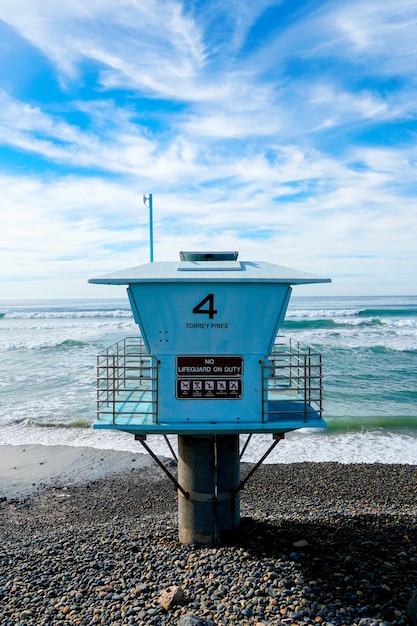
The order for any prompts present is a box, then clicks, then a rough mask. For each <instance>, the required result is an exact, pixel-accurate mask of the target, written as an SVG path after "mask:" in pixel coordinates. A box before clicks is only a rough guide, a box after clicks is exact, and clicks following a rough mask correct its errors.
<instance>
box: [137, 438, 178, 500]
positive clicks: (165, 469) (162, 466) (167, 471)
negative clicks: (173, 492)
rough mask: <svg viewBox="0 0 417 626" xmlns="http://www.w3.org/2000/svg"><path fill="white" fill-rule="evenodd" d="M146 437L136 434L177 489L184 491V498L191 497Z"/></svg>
mask: <svg viewBox="0 0 417 626" xmlns="http://www.w3.org/2000/svg"><path fill="white" fill-rule="evenodd" d="M145 438H146V435H135V440H136V441H139V443H141V444H142V446H143V447H144V448H145V450H146V452H148V454H150V455H151V457H152V458H153V460H154V461H155V463H157V464H158V465H159V467H160V468H161V470H162V471H163V472H164V473H165V474H166V475H167V476H168V478H169V480H170V481H171V482H173V483H174V485H175V487H176V489H178V491H179V492H181V493H182V495H183V496H184V498H189V496H190V494H189V493H188V491H186V490H185V489H183V487H181V485H180V484H179V482H178V480H176V478H175V476H173V475H172V474H171V472H170V471H169V469H167V468H166V467H165V465H164V464H163V463H162V461H160V460H159V459H158V457H157V456H156V454H155V452H153V451H152V450H151V449H150V447H149V446H148V444H147V443H146V441H145Z"/></svg>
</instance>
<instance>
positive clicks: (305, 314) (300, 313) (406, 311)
mask: <svg viewBox="0 0 417 626" xmlns="http://www.w3.org/2000/svg"><path fill="white" fill-rule="evenodd" d="M286 317H287V318H289V319H293V318H296V319H297V318H298V319H299V318H303V319H312V318H313V319H329V318H330V319H334V320H336V319H339V318H355V317H369V318H371V319H376V318H380V317H417V307H408V308H386V309H384V308H381V309H378V308H375V309H373V308H365V309H360V308H355V309H353V308H351V309H349V308H345V309H291V308H290V309H288V311H287V314H286Z"/></svg>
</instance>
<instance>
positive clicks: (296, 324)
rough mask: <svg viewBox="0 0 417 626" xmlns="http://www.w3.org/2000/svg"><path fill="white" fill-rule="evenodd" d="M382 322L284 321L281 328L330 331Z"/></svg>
mask: <svg viewBox="0 0 417 626" xmlns="http://www.w3.org/2000/svg"><path fill="white" fill-rule="evenodd" d="M382 325H383V322H382V321H381V320H380V319H378V318H372V319H368V320H361V319H355V318H352V319H349V320H348V319H344V320H343V321H341V320H340V319H326V318H324V319H320V318H317V319H311V318H310V319H298V320H293V319H285V320H284V323H283V325H282V327H283V328H288V329H300V330H303V329H304V330H305V329H313V328H314V329H318V328H323V329H330V328H339V329H341V328H342V327H343V326H345V327H349V328H350V327H352V326H382Z"/></svg>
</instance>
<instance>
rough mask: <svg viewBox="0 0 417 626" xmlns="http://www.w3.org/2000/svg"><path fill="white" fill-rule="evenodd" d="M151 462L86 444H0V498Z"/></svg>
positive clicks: (81, 481) (17, 496)
mask: <svg viewBox="0 0 417 626" xmlns="http://www.w3.org/2000/svg"><path fill="white" fill-rule="evenodd" d="M151 464H152V465H153V461H152V459H151V458H150V457H148V455H145V454H134V453H132V452H120V451H116V450H98V449H96V448H88V447H83V448H79V447H73V446H43V445H20V446H0V498H7V499H11V498H25V497H27V496H30V495H32V494H34V493H36V492H39V491H40V490H42V489H45V488H46V487H53V486H71V485H77V484H82V483H85V482H89V481H92V480H97V479H99V478H104V477H106V476H111V475H114V474H118V473H120V472H124V471H126V470H130V469H131V468H133V467H134V468H136V469H140V468H144V467H148V466H149V465H151Z"/></svg>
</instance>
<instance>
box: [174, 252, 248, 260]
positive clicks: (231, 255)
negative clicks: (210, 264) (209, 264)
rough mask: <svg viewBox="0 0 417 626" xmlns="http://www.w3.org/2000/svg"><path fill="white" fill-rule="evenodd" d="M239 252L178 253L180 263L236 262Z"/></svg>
mask: <svg viewBox="0 0 417 626" xmlns="http://www.w3.org/2000/svg"><path fill="white" fill-rule="evenodd" d="M238 256H239V252H236V251H234V252H180V259H181V261H236V260H237V257H238Z"/></svg>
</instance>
